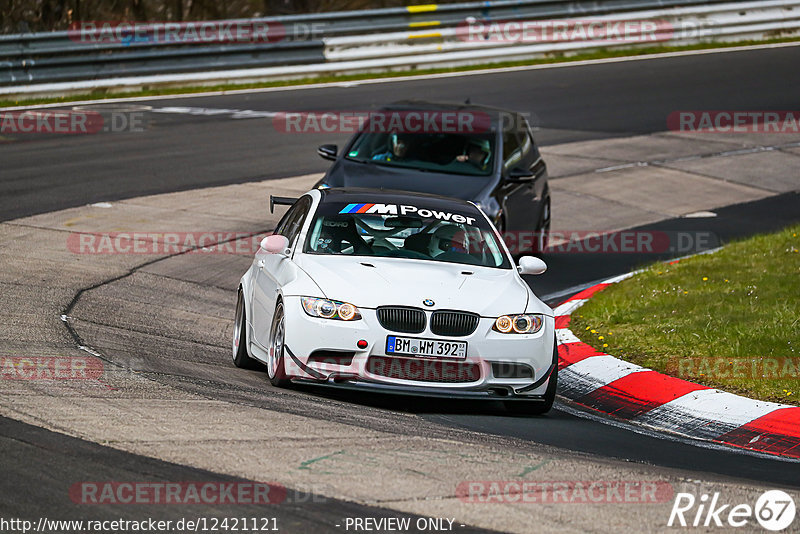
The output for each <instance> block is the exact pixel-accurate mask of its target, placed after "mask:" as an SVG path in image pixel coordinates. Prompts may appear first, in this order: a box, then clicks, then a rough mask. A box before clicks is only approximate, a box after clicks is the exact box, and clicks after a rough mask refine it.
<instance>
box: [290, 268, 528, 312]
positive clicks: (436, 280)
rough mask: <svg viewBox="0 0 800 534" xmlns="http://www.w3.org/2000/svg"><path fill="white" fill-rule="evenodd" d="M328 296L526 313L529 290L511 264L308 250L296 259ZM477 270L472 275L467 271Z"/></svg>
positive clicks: (372, 304)
mask: <svg viewBox="0 0 800 534" xmlns="http://www.w3.org/2000/svg"><path fill="white" fill-rule="evenodd" d="M295 259H296V261H297V263H298V265H299V266H300V268H301V269H303V270H304V271H305V272H306V273H307V274H308V275H309V276H310V277H311V278H312V279H313V280H314V281H315V282H316V283H317V285H318V286H319V287H320V288H321V289H322V291H323V292H324V293H325V297H327V298H329V299H333V300H339V301H344V302H350V303H351V304H355V305H356V306H359V307H363V308H377V307H378V306H387V305H397V306H413V307H416V308H424V307H425V306H424V305H423V304H422V301H423V300H426V299H431V300H433V301H434V302H435V305H434V306H433V307H431V309H432V310H436V309H449V310H463V311H469V312H474V313H478V314H480V315H482V316H484V317H497V316H499V315H503V314H508V313H522V312H524V311H525V309H526V306H527V305H528V292H529V289H528V287H527V286H526V285H525V282H523V281H522V279H520V277H519V276H517V274H516V273H515V272H514V271H513V270H511V269H492V268H488V267H476V266H473V265H459V264H454V263H443V262H434V261H424V260H408V259H397V258H375V257H369V256H360V257H350V256H330V255H319V256H317V255H310V254H302V255H300V256H299V257H296V258H295ZM465 273H472V274H465Z"/></svg>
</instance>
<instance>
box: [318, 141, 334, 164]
mask: <svg viewBox="0 0 800 534" xmlns="http://www.w3.org/2000/svg"><path fill="white" fill-rule="evenodd" d="M338 152H339V147H338V146H336V145H320V146H319V148H317V154H319V157H321V158H322V159H329V160H331V161H335V160H336V154H337V153H338Z"/></svg>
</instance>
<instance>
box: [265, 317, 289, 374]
mask: <svg viewBox="0 0 800 534" xmlns="http://www.w3.org/2000/svg"><path fill="white" fill-rule="evenodd" d="M285 340H286V317H285V316H284V314H283V302H279V303H278V305H277V306H276V307H275V315H273V316H272V328H270V332H269V357H268V358H267V376H268V377H269V381H270V382H271V383H272V385H273V386H275V387H279V388H285V387H287V386H288V385H289V384H290V383H291V381H290V380H289V379H288V378H287V376H286V365H285V363H284V353H285V346H284V341H285Z"/></svg>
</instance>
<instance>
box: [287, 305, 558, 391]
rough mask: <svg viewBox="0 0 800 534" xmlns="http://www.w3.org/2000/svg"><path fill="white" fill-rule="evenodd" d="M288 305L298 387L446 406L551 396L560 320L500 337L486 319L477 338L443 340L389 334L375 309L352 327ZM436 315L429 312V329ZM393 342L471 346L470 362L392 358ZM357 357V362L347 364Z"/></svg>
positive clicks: (290, 363) (290, 364) (291, 368)
mask: <svg viewBox="0 0 800 534" xmlns="http://www.w3.org/2000/svg"><path fill="white" fill-rule="evenodd" d="M284 300H285V303H284V306H285V310H286V337H285V346H286V357H285V365H286V372H287V374H288V375H289V376H290V377H291V378H292V379H293V380H295V381H297V382H301V381H302V382H309V381H311V382H314V383H317V384H327V385H331V386H337V387H343V388H348V389H358V390H373V391H382V392H389V393H407V394H411V395H427V396H438V395H441V396H443V397H447V398H455V397H458V398H487V399H497V400H502V399H513V398H522V399H528V400H535V399H537V398H542V396H543V395H544V393H545V390H546V389H547V384H548V379H549V376H550V373H551V372H552V371H553V369H554V363H555V362H554V361H553V344H554V332H555V330H554V328H555V324H554V320H553V317H549V316H545V318H544V319H545V320H544V325H543V326H542V328H541V329H540V330H539V331H538V332H536V333H535V334H501V333H499V332H496V331H494V330H492V325H493V324H494V319H493V318H484V317H482V318H481V319H480V321H479V323H478V327H477V328H476V330H475V331H474V332H473V333H472V334H470V335H468V336H462V337H444V336H438V335H436V334H434V333H432V332H431V331H430V328H429V326H426V329H425V331H423V332H421V333H419V334H404V333H400V332H393V331H389V330H386V329H385V328H384V327H383V326H382V325H381V324H380V322H379V321H378V318H377V313H376V311H375V310H372V309H364V308H359V309H360V311H361V315H362V318H361V319H360V320H358V321H347V322H345V321H336V320H330V319H320V318H316V317H310V316H308V315H307V314H306V313H305V312H304V311H303V309H302V307H301V304H300V298H299V297H286V298H285V299H284ZM432 311H435V310H429V311H428V310H426V315H427V316H428V317H427V318H428V321H427V323H428V325H429V324H430V313H431V312H432ZM521 311H522V310H509V312H510V313H511V312H521ZM390 335H394V336H407V337H416V338H424V339H432V340H446V341H466V342H467V357H466V359H460V360H456V359H435V358H418V357H416V358H415V357H406V356H396V355H392V354H387V353H386V338H387V336H390ZM360 340H363V341H366V342H367V346H366V348H364V349H359V348H358V345H357V344H358V342H359V341H360ZM320 351H325V353H326V354H341V355H344V356H345V358H344V363H330V362H329V361H328V362H326V361H319V359H318V358H316V356H313V357H312V355H319V354H320ZM350 355H352V360H350V361H347V357H348V356H350ZM310 358H311V359H310ZM370 358H372V359H370ZM377 364H380V365H377ZM502 369H514V370H515V371H516V370H519V369H525V370H526V371H529V372H528V373H527V376H522V377H515V373H511V375H512V376H508V373H503V372H501V370H502ZM437 373H438V374H437ZM496 375H500V376H496Z"/></svg>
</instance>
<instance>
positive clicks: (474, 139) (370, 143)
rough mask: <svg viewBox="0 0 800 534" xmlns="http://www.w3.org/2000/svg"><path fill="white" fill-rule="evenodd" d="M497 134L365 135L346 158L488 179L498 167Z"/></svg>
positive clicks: (370, 133) (361, 136)
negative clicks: (496, 153)
mask: <svg viewBox="0 0 800 534" xmlns="http://www.w3.org/2000/svg"><path fill="white" fill-rule="evenodd" d="M494 153H495V142H494V134H493V133H482V134H469V135H464V134H452V133H419V134H408V133H374V132H362V133H361V135H360V136H359V137H358V138H357V139H356V141H355V143H353V146H352V148H351V149H350V151H349V152H348V153H347V156H346V158H347V159H349V160H353V161H360V162H362V163H372V164H376V165H387V166H391V167H405V168H409V169H418V170H423V171H434V172H443V173H451V174H466V175H472V176H488V175H490V174H491V173H492V169H493V166H494Z"/></svg>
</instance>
